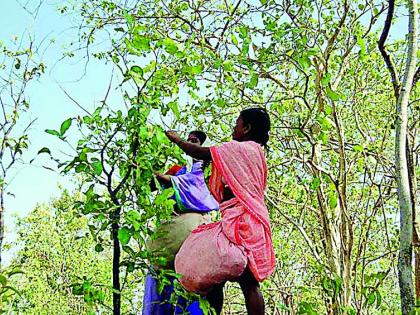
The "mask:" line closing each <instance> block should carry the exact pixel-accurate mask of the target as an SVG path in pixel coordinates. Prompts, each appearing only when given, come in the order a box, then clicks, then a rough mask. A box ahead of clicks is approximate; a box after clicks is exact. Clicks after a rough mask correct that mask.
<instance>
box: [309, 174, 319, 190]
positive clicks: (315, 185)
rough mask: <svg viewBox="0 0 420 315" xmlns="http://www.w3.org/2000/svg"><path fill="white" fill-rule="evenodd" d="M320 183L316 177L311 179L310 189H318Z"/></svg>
mask: <svg viewBox="0 0 420 315" xmlns="http://www.w3.org/2000/svg"><path fill="white" fill-rule="evenodd" d="M320 184H321V180H320V179H319V178H318V177H315V178H313V179H312V182H311V184H310V187H311V189H313V190H316V189H318V187H319V185H320Z"/></svg>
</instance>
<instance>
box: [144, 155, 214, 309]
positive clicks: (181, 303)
mask: <svg viewBox="0 0 420 315" xmlns="http://www.w3.org/2000/svg"><path fill="white" fill-rule="evenodd" d="M171 183H172V185H171V186H172V187H173V188H174V190H175V194H174V196H172V198H173V199H175V201H176V202H177V205H178V208H179V209H180V210H183V211H182V212H201V213H206V212H210V211H212V210H218V209H219V204H218V203H217V201H216V200H215V199H214V198H213V197H212V196H211V194H210V191H209V190H208V188H207V185H206V183H205V181H204V173H203V170H202V162H201V161H198V162H195V163H194V164H193V168H192V170H191V172H188V171H187V168H186V167H185V166H184V167H182V168H181V169H180V170H179V171H178V172H176V174H175V175H174V176H171ZM162 186H163V188H166V187H164V185H162ZM168 279H169V280H170V281H171V284H170V285H167V286H166V287H165V288H164V289H163V290H162V292H161V293H160V294H159V292H158V286H157V279H156V278H155V277H153V275H152V273H151V272H149V273H148V274H147V276H146V282H145V290H144V297H143V312H142V315H173V314H190V315H204V312H203V311H202V310H201V308H200V306H199V301H187V300H186V299H185V298H183V297H182V296H180V297H178V298H177V305H176V307H175V306H174V305H172V303H170V300H171V295H172V293H173V292H174V286H173V281H174V279H175V278H173V277H169V276H168ZM172 300H174V299H172ZM185 310H186V311H187V312H188V313H187V312H185Z"/></svg>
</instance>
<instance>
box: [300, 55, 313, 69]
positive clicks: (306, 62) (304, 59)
mask: <svg viewBox="0 0 420 315" xmlns="http://www.w3.org/2000/svg"><path fill="white" fill-rule="evenodd" d="M297 61H298V62H299V64H300V65H301V67H302V68H303V69H308V68H309V67H310V66H311V59H309V57H308V56H302V57H301V58H297Z"/></svg>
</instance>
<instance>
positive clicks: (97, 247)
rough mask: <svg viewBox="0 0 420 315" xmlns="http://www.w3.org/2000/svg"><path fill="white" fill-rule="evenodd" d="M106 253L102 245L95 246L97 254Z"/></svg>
mask: <svg viewBox="0 0 420 315" xmlns="http://www.w3.org/2000/svg"><path fill="white" fill-rule="evenodd" d="M103 251H104V247H103V246H102V244H96V246H95V252H97V253H100V252H103Z"/></svg>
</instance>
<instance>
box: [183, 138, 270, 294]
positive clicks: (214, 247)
mask: <svg viewBox="0 0 420 315" xmlns="http://www.w3.org/2000/svg"><path fill="white" fill-rule="evenodd" d="M210 151H211V155H212V158H213V167H212V175H211V178H210V191H211V192H212V194H213V196H214V197H215V198H216V200H217V201H219V202H221V201H222V200H223V191H224V183H223V181H224V182H225V183H226V184H227V185H228V186H229V188H230V189H231V191H232V193H233V194H234V196H235V198H233V199H230V200H228V201H225V202H222V203H221V204H220V211H221V214H222V219H221V220H220V221H218V222H215V223H211V224H206V225H201V226H199V227H198V228H197V229H196V230H194V231H193V232H192V233H191V234H190V236H188V238H187V239H186V240H185V242H184V243H183V245H182V247H181V249H180V250H179V252H178V254H177V256H176V259H175V270H176V272H177V273H179V274H182V278H181V279H180V281H181V283H182V285H183V286H184V287H185V288H186V289H187V290H189V291H193V292H198V293H204V294H205V293H206V292H208V291H209V290H210V289H211V288H212V287H213V286H214V285H215V284H218V283H221V282H225V281H227V280H234V279H235V278H238V277H239V276H240V275H241V274H242V273H243V272H244V270H245V268H246V267H247V266H248V268H249V269H250V271H251V272H252V273H253V275H254V277H255V279H257V280H258V281H263V280H264V279H266V278H267V277H268V276H269V275H270V274H271V273H272V272H273V271H274V268H275V255H274V250H273V244H272V239H271V229H270V223H269V220H268V210H267V207H266V206H265V203H264V190H265V187H266V180H267V166H266V162H265V157H264V154H263V152H262V149H261V147H260V145H258V144H257V143H255V142H253V141H246V142H237V141H231V142H228V143H225V144H223V145H221V146H218V147H211V148H210ZM222 179H223V180H222Z"/></svg>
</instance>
